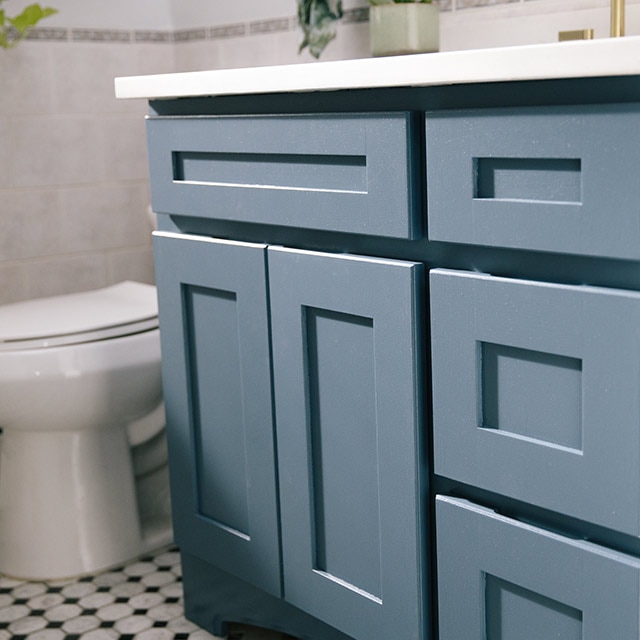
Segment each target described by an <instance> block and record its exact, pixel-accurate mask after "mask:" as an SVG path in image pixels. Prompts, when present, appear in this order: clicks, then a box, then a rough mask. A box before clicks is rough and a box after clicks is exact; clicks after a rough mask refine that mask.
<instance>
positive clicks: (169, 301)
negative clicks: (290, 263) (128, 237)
mask: <svg viewBox="0 0 640 640" xmlns="http://www.w3.org/2000/svg"><path fill="white" fill-rule="evenodd" d="M154 251H155V259H156V275H157V280H158V298H159V307H160V332H161V339H162V356H163V383H164V397H165V404H166V410H167V433H168V438H169V450H170V465H171V466H170V471H171V484H172V501H173V510H174V527H175V536H176V542H177V543H178V544H179V545H180V546H181V547H182V548H183V549H184V550H185V551H188V552H189V553H192V554H194V555H196V556H198V557H200V558H202V559H204V560H206V561H208V562H210V563H211V564H213V565H215V566H216V567H218V568H220V569H222V570H224V571H227V572H228V573H231V574H233V575H235V576H237V577H239V578H241V579H243V580H245V581H247V582H250V583H252V584H254V585H256V586H258V587H260V588H262V589H264V590H265V591H268V592H269V593H272V594H275V595H280V583H281V581H280V558H279V547H278V544H279V541H278V521H277V517H278V516H277V503H276V488H275V486H276V485H275V482H276V481H275V464H274V433H273V419H272V404H271V382H270V375H271V374H270V364H269V334H268V319H267V291H266V280H265V268H266V265H265V261H266V253H265V246H264V245H257V244H247V243H239V242H228V241H224V240H213V239H210V238H203V237H196V236H180V235H175V234H169V233H162V234H161V233H156V234H155V237H154Z"/></svg>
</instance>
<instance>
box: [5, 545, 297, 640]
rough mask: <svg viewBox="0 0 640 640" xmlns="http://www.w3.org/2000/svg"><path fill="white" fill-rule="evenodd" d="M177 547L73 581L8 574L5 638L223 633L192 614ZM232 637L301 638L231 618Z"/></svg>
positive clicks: (101, 639)
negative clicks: (187, 614) (194, 619)
mask: <svg viewBox="0 0 640 640" xmlns="http://www.w3.org/2000/svg"><path fill="white" fill-rule="evenodd" d="M181 575H182V571H181V565H180V554H179V552H178V550H177V548H176V547H169V548H166V549H161V550H159V551H158V552H157V553H155V554H151V555H149V556H145V557H142V558H140V559H138V560H134V561H132V562H130V563H127V564H125V565H123V566H121V567H117V568H114V569H110V570H108V571H103V572H101V573H98V574H96V575H92V576H86V577H82V578H76V579H72V580H56V581H48V582H25V581H21V580H14V579H11V578H6V577H2V575H0V640H222V639H221V638H219V637H218V636H214V635H212V634H210V633H208V632H206V631H204V630H203V629H200V628H199V627H197V626H196V625H195V624H193V623H192V622H189V621H188V620H187V619H186V618H185V617H184V608H183V600H182V578H181ZM227 640H295V638H291V637H290V636H286V635H284V634H280V633H277V632H273V631H269V630H266V629H259V628H257V627H249V626H246V625H240V624H234V625H229V635H228V636H227Z"/></svg>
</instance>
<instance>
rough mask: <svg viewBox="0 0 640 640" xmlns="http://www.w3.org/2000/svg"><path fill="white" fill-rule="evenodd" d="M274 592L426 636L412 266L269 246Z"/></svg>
mask: <svg viewBox="0 0 640 640" xmlns="http://www.w3.org/2000/svg"><path fill="white" fill-rule="evenodd" d="M268 254H269V286H270V301H271V314H272V348H273V375H274V398H275V405H276V425H277V433H278V467H279V477H280V507H281V528H282V547H283V566H284V592H285V598H286V599H287V600H288V601H290V602H291V603H293V604H294V605H296V606H298V607H299V608H301V609H303V610H305V611H307V612H309V613H311V614H312V615H314V616H316V617H318V618H320V619H322V620H323V621H325V622H327V623H329V624H331V625H333V626H334V627H336V628H337V629H340V630H341V631H343V632H344V633H346V634H348V635H350V636H352V637H353V638H358V639H362V640H389V638H403V640H408V639H418V638H420V639H421V640H424V638H425V635H424V634H425V621H424V609H425V606H426V597H425V594H424V587H423V584H422V577H421V576H422V575H423V571H424V569H425V562H426V559H425V557H424V556H423V540H422V523H421V521H420V513H421V508H422V506H423V505H426V502H427V499H426V496H425V495H423V487H422V485H421V478H420V475H421V470H422V469H421V465H422V462H423V461H422V459H421V444H420V406H419V404H420V376H419V369H420V367H419V361H420V325H421V323H420V316H421V308H422V304H421V301H420V290H421V276H422V270H421V269H422V267H421V265H417V264H413V263H408V262H399V261H392V260H377V259H368V258H358V257H353V256H337V255H334V254H320V253H312V252H306V251H294V250H290V249H280V248H269V251H268Z"/></svg>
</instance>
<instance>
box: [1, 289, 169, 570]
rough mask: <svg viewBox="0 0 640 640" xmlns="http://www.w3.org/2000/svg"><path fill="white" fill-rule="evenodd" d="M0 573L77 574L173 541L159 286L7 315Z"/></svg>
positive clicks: (12, 307) (45, 302) (23, 306)
mask: <svg viewBox="0 0 640 640" xmlns="http://www.w3.org/2000/svg"><path fill="white" fill-rule="evenodd" d="M0 428H1V429H2V435H1V436H0V573H3V574H6V575H10V576H14V577H17V578H25V579H39V580H40V579H56V578H63V577H71V576H77V575H82V574H86V573H91V572H95V571H97V570H100V569H103V568H106V567H110V566H113V565H117V564H120V563H122V562H124V561H126V560H128V559H130V558H134V557H136V556H138V555H140V554H143V553H146V552H147V551H149V550H152V549H156V548H159V547H161V546H163V545H165V544H168V543H169V542H171V540H172V531H171V518H170V501H169V487H168V473H167V452H166V444H165V439H164V407H163V404H162V391H161V377H160V341H159V332H158V318H157V302H156V290H155V287H153V286H151V285H145V284H140V283H136V282H123V283H120V284H117V285H114V286H111V287H107V288H104V289H99V290H96V291H90V292H86V293H80V294H71V295H66V296H55V297H51V298H41V299H37V300H29V301H26V302H21V303H14V304H8V305H4V306H1V307H0Z"/></svg>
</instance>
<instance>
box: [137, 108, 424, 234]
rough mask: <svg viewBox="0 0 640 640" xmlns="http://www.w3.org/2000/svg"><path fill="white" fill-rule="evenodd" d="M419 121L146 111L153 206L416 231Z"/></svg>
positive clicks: (344, 228)
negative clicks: (164, 114) (171, 114)
mask: <svg viewBox="0 0 640 640" xmlns="http://www.w3.org/2000/svg"><path fill="white" fill-rule="evenodd" d="M414 124H415V122H414V119H413V117H412V116H411V114H408V113H392V114H374V115H322V116H320V115H314V116H306V115H292V116H252V117H229V116H218V117H176V118H167V117H164V118H163V117H158V118H149V119H148V120H147V135H148V144H149V156H150V178H151V193H152V204H153V208H154V210H155V211H157V212H158V213H168V214H174V215H179V216H195V217H204V218H211V219H217V220H233V221H239V222H251V223H258V224H269V225H283V226H287V227H298V228H305V229H320V230H325V231H338V232H347V233H358V234H365V235H374V236H389V237H394V238H408V239H411V238H418V237H420V236H421V235H422V228H421V227H422V225H421V205H420V194H419V193H418V191H419V187H418V186H416V185H419V183H420V180H418V179H416V175H415V174H416V172H417V171H418V169H419V152H418V146H419V145H418V141H417V140H415V137H414V129H415V128H416V127H414Z"/></svg>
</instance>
